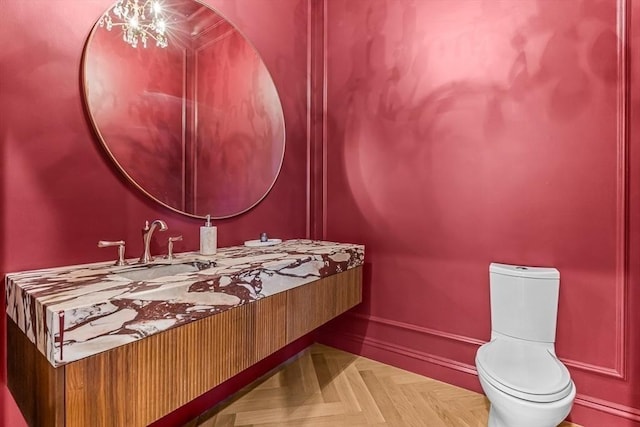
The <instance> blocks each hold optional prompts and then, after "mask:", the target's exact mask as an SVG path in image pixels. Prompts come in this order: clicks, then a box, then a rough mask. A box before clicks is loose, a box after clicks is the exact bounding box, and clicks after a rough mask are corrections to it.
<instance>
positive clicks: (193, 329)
mask: <svg viewBox="0 0 640 427" xmlns="http://www.w3.org/2000/svg"><path fill="white" fill-rule="evenodd" d="M285 304H286V293H282V294H278V295H274V296H273V297H270V298H265V299H263V300H260V301H257V302H256V303H253V304H246V305H243V306H241V307H237V308H235V309H232V310H228V311H225V312H223V313H220V314H217V315H215V316H211V317H208V318H205V319H202V320H199V321H196V322H192V323H190V324H187V325H184V326H181V327H179V328H175V329H171V330H168V331H166V332H163V333H160V334H157V335H153V336H151V337H148V338H145V339H143V340H140V341H136V342H134V343H131V344H128V345H125V346H122V347H118V348H116V349H113V350H111V351H108V352H105V353H101V354H98V355H96V356H93V357H89V358H87V359H83V360H79V361H77V362H74V363H71V364H69V365H67V388H66V395H67V399H66V407H67V426H68V427H71V426H87V425H92V426H98V425H128V426H143V425H147V424H149V423H151V422H153V421H154V420H156V419H158V418H160V417H162V416H163V415H166V414H167V413H169V412H171V411H172V410H175V409H177V408H178V407H180V406H182V405H184V404H186V403H187V402H189V401H190V400H192V399H194V398H196V397H198V396H199V395H201V394H202V393H204V392H206V391H208V390H210V389H211V388H213V387H215V386H217V385H219V384H221V383H222V382H223V381H225V380H227V379H229V378H231V377H232V376H233V375H236V374H238V373H240V372H241V371H243V370H244V369H246V368H248V367H249V366H251V365H252V364H254V363H256V362H257V361H258V360H260V358H263V357H266V356H267V355H269V354H271V353H272V352H273V351H275V350H277V349H278V348H281V347H283V346H284V345H285V342H284V336H283V334H282V333H273V332H276V331H278V330H280V331H283V330H284V328H285V319H284V315H283V309H282V308H281V307H284V306H285Z"/></svg>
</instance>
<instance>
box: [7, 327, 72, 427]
mask: <svg viewBox="0 0 640 427" xmlns="http://www.w3.org/2000/svg"><path fill="white" fill-rule="evenodd" d="M7 387H8V388H9V390H10V391H11V394H13V397H14V399H15V401H16V402H17V403H18V406H19V407H20V410H21V411H22V414H23V415H24V417H25V420H26V421H27V423H28V424H29V425H37V426H62V425H64V404H63V403H64V367H62V368H58V369H56V368H54V367H53V366H51V364H49V361H48V360H47V359H46V358H45V357H44V356H43V355H42V354H41V353H40V352H39V351H38V350H37V349H36V347H35V346H34V345H33V343H32V342H31V341H29V339H28V338H27V336H26V335H25V334H24V333H23V332H22V331H21V330H20V329H19V328H18V326H17V325H16V324H15V323H14V322H13V320H11V318H9V316H7Z"/></svg>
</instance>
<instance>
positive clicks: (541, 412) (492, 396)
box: [479, 375, 576, 427]
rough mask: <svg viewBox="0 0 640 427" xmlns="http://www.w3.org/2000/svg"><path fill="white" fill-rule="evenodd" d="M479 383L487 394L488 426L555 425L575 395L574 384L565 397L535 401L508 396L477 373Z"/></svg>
mask: <svg viewBox="0 0 640 427" xmlns="http://www.w3.org/2000/svg"><path fill="white" fill-rule="evenodd" d="M479 379H480V385H481V386H482V389H483V390H484V393H485V394H486V395H487V398H488V399H489V402H491V407H490V409H489V423H488V427H557V425H558V424H560V423H561V422H562V420H564V419H565V418H566V416H567V415H568V414H569V411H570V410H571V406H572V405H573V400H574V398H575V395H576V389H575V386H572V390H571V392H570V393H569V395H568V396H566V397H565V398H563V399H561V400H558V401H555V402H548V403H536V402H530V401H526V400H522V399H519V398H516V397H513V396H510V395H508V394H506V393H504V392H502V391H501V390H498V389H497V388H495V387H493V385H491V384H489V383H488V382H487V381H486V380H485V379H484V378H483V376H482V375H479Z"/></svg>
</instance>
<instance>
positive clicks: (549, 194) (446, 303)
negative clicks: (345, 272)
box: [324, 0, 640, 426]
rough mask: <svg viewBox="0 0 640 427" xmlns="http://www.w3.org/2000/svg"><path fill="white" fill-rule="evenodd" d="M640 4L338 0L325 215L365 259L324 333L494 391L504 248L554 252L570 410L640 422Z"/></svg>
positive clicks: (526, 260) (523, 255) (330, 36)
mask: <svg viewBox="0 0 640 427" xmlns="http://www.w3.org/2000/svg"><path fill="white" fill-rule="evenodd" d="M639 3H640V2H624V1H619V2H615V1H595V0H593V1H578V0H574V1H562V2H560V1H547V0H521V1H512V0H503V1H500V0H491V1H475V0H468V1H463V0H460V1H455V2H451V1H437V0H423V1H399V0H386V1H383V0H381V1H375V2H371V1H368V0H330V1H328V2H326V4H327V9H326V13H327V16H326V21H325V22H326V37H327V39H326V40H327V46H326V51H327V52H328V54H327V62H326V65H327V74H326V87H327V99H326V103H327V111H328V115H327V117H326V130H327V133H326V138H325V149H326V153H327V158H328V161H327V163H326V167H327V174H326V187H325V188H326V194H327V196H328V200H326V201H325V212H326V218H325V221H326V224H327V228H326V230H325V233H326V238H328V239H329V240H339V241H357V242H363V243H364V244H365V245H366V248H367V263H368V268H367V270H366V285H367V288H368V289H367V292H366V298H365V303H364V304H363V305H362V306H361V307H360V308H359V309H357V310H356V311H355V312H353V313H352V314H351V315H350V316H347V317H346V318H343V319H342V320H341V321H340V322H336V323H334V324H333V325H332V327H331V328H329V329H327V331H328V332H330V333H327V334H326V336H325V337H324V340H325V341H326V342H328V343H333V344H336V345H339V346H341V347H343V348H345V349H348V350H351V351H355V352H359V353H361V354H364V355H367V356H371V357H375V358H379V359H381V360H383V361H386V362H390V363H393V364H397V365H400V366H404V367H406V368H408V369H410V370H415V371H418V372H422V373H425V374H428V375H430V376H433V377H435V378H439V379H442V380H444V381H447V382H451V383H454V384H458V385H461V386H464V387H468V388H471V389H474V390H480V387H479V383H478V381H477V377H476V376H475V367H474V356H475V352H476V350H477V348H478V346H479V345H480V344H482V342H484V341H486V340H487V339H488V338H489V332H490V318H489V314H490V313H489V288H488V265H489V263H490V262H492V261H497V262H503V263H513V264H525V265H540V266H555V267H557V268H558V269H559V270H560V273H561V278H562V279H561V287H560V307H559V319H558V332H557V352H558V354H559V356H560V357H561V358H562V359H563V360H564V361H565V363H566V364H567V365H568V366H569V369H570V371H571V374H572V377H573V378H574V380H575V382H576V385H577V388H578V397H577V400H576V406H575V409H574V411H573V419H574V420H575V421H576V422H578V423H580V424H584V425H585V426H602V425H607V426H618V425H620V426H622V425H632V424H633V422H632V420H633V421H636V422H638V421H640V326H638V325H640V298H638V297H639V295H638V292H639V291H638V285H640V281H639V280H640V264H639V263H638V262H637V261H636V260H637V256H638V251H639V250H640V229H639V228H638V226H640V211H639V210H638V209H637V207H638V196H639V195H640V194H639V193H638V191H639V188H638V182H640V181H639V180H638V178H640V167H639V165H640V152H639V151H638V147H639V146H638V143H640V120H638V117H639V114H640V104H639V102H640V87H639V86H638V85H639V83H640V79H639V78H638V76H639V75H640V74H638V56H640V55H638V49H639V48H640V40H638V33H637V31H638V30H637V28H640V6H639ZM631 4H632V5H633V10H631V9H628V10H626V14H623V12H624V9H623V6H624V5H626V6H631ZM619 16H621V17H622V18H623V19H626V20H627V24H630V23H631V22H633V24H635V28H634V29H633V30H632V32H631V33H630V34H629V36H630V37H631V38H632V44H631V57H625V56H624V54H621V53H618V51H617V49H618V40H617V35H616V31H617V27H616V26H617V19H618V17H619ZM631 28H633V27H631ZM345 40H348V41H349V42H348V43H345ZM632 60H633V63H631V61H632ZM629 65H631V66H632V68H631V74H630V76H631V80H630V81H629V80H628V79H625V78H623V77H621V72H623V70H624V67H627V66H629ZM625 102H627V103H628V104H627V105H625ZM627 107H629V108H627ZM627 125H629V126H628V127H627ZM625 156H626V157H625ZM639 425H640V424H639Z"/></svg>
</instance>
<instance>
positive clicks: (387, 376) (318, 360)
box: [185, 344, 579, 427]
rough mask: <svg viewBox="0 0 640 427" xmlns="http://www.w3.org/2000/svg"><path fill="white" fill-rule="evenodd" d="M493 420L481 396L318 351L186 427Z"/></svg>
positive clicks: (419, 426)
mask: <svg viewBox="0 0 640 427" xmlns="http://www.w3.org/2000/svg"><path fill="white" fill-rule="evenodd" d="M488 414H489V402H488V401H487V400H486V398H485V397H484V396H483V395H481V394H478V393H474V392H471V391H468V390H464V389H461V388H458V387H455V386H452V385H449V384H445V383H442V382H439V381H436V380H432V379H430V378H427V377H423V376H421V375H417V374H413V373H410V372H407V371H404V370H402V369H399V368H395V367H392V366H389V365H385V364H383V363H379V362H375V361H373V360H370V359H367V358H364V357H360V356H356V355H353V354H350V353H345V352H343V351H340V350H336V349H334V348H331V347H326V346H323V345H319V344H315V345H313V346H311V347H310V348H308V349H306V350H305V351H304V352H302V353H301V354H300V355H298V357H296V358H294V359H293V360H290V361H289V362H288V363H286V364H284V365H282V366H279V367H278V368H277V369H275V370H273V371H271V372H270V373H268V374H267V375H265V376H264V377H262V378H260V379H258V380H256V381H254V382H253V383H251V384H249V385H248V386H247V387H245V388H243V389H242V390H240V391H239V392H238V393H236V394H235V395H233V396H231V397H230V398H229V399H228V400H226V401H225V402H222V403H220V404H219V405H217V406H216V407H214V408H212V409H211V410H209V411H207V412H205V413H204V414H202V415H201V416H200V417H198V418H197V419H195V420H193V421H191V422H190V423H188V424H187V425H186V426H185V427H214V426H225V427H226V426H260V427H284V426H309V427H321V426H328V427H341V426H345V427H347V426H348V427H357V426H369V425H381V426H401V427H404V426H412V427H413V426H415V427H485V426H486V425H487V417H488ZM560 427H579V426H577V425H575V424H571V423H566V422H565V423H563V424H561V426H560Z"/></svg>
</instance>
